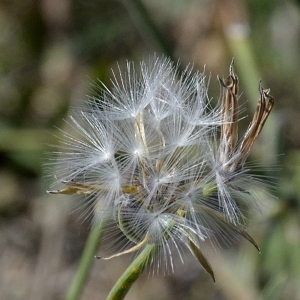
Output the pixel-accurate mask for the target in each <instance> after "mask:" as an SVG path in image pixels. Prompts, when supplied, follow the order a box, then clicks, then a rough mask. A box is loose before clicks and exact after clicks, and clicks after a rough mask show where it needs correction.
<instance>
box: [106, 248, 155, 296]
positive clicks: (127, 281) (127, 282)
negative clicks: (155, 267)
mask: <svg viewBox="0 0 300 300" xmlns="http://www.w3.org/2000/svg"><path fill="white" fill-rule="evenodd" d="M159 248H160V247H159V245H157V244H148V245H147V246H146V247H145V248H144V250H143V251H142V252H141V253H140V254H139V256H138V257H137V258H136V259H135V260H134V261H133V262H132V263H131V265H130V266H129V267H128V268H127V270H126V271H125V272H124V273H123V275H122V276H121V277H120V278H119V279H118V281H117V282H116V284H115V285H114V287H113V288H112V290H111V291H110V293H109V295H108V297H107V300H121V299H124V297H125V296H126V294H127V293H128V291H129V289H130V288H131V286H132V285H133V283H134V282H135V281H136V280H137V279H138V278H139V277H140V275H141V274H142V273H143V272H144V270H145V269H146V268H147V267H148V266H149V265H150V264H151V263H152V261H153V258H154V256H155V255H156V254H157V252H158V251H159Z"/></svg>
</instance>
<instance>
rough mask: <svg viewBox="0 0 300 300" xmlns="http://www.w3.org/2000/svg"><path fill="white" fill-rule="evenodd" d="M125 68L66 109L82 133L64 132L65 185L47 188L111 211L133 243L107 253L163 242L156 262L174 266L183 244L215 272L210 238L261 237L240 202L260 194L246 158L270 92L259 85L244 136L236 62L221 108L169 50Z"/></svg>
mask: <svg viewBox="0 0 300 300" xmlns="http://www.w3.org/2000/svg"><path fill="white" fill-rule="evenodd" d="M119 73H120V74H118V75H117V74H114V75H113V80H112V88H111V89H109V88H108V87H106V86H103V92H102V93H101V95H99V97H97V98H90V99H89V101H88V105H89V106H88V108H87V109H84V110H82V111H81V112H79V113H76V114H75V115H74V116H71V117H70V121H69V123H70V124H71V126H72V127H73V128H74V129H75V130H76V132H77V135H76V136H75V135H70V134H68V133H64V138H63V139H62V143H61V150H60V151H58V152H57V153H56V156H55V157H53V158H52V161H51V162H50V163H51V164H54V165H55V166H56V174H55V175H56V178H58V179H57V183H63V184H65V185H66V187H65V188H64V189H62V190H57V191H51V192H50V193H52V194H82V195H84V196H85V198H86V200H87V203H89V204H88V205H87V206H88V208H89V213H90V214H93V216H96V217H97V218H100V219H101V218H104V217H105V218H107V217H110V218H111V219H112V220H114V221H115V223H116V224H117V225H118V227H119V229H120V230H121V231H122V232H123V234H124V235H125V237H126V238H127V239H128V240H130V241H132V242H134V243H135V246H134V247H132V248H128V249H125V250H123V251H121V252H118V253H112V256H111V257H107V258H112V257H115V256H119V255H122V254H126V253H129V252H133V251H136V250H139V249H142V248H143V247H145V246H146V245H147V244H157V245H159V246H160V253H161V256H160V259H159V260H158V261H159V263H158V268H160V266H162V265H165V266H167V268H169V267H170V268H171V269H173V258H172V257H173V255H174V253H177V254H179V256H180V258H181V259H182V260H183V247H182V245H185V246H186V247H187V249H189V250H190V251H191V253H192V254H193V255H194V256H195V257H196V258H197V259H198V260H199V262H200V263H201V264H202V265H203V267H204V268H205V269H206V271H208V272H209V274H210V275H211V276H212V277H213V278H214V275H213V271H212V269H211V267H210V265H209V263H208V262H207V260H206V258H205V257H204V255H203V253H202V250H203V249H202V245H203V242H204V241H205V240H206V239H212V238H214V236H215V235H216V234H217V235H218V236H221V237H222V236H223V237H224V239H228V233H231V234H233V235H241V236H243V237H245V238H246V239H248V240H249V241H250V242H251V243H252V244H253V245H254V246H255V247H257V245H256V243H255V242H254V241H253V239H252V238H251V237H250V236H249V235H248V234H247V233H246V231H245V225H244V212H243V211H244V209H245V208H246V207H247V206H251V205H253V203H255V201H256V197H255V196H254V195H252V194H251V191H250V187H251V185H252V184H253V182H254V181H253V180H254V179H253V176H251V175H250V174H249V170H248V169H246V168H245V161H246V159H247V157H248V155H249V153H250V151H251V148H252V146H253V144H254V142H255V140H256V139H257V137H258V136H259V134H260V132H261V130H262V128H263V126H264V123H265V121H266V119H267V117H268V115H269V113H270V111H271V109H272V107H273V104H274V100H273V98H272V97H271V96H270V95H269V90H263V89H262V88H261V87H260V89H259V91H260V99H259V102H258V106H257V111H256V112H255V114H254V117H253V120H252V122H251V123H250V125H249V127H248V130H247V131H246V133H245V135H244V136H243V137H242V138H239V137H238V122H239V116H238V111H239V105H238V99H239V92H238V77H237V75H236V74H235V71H234V65H233V63H232V64H231V66H230V75H229V77H228V78H227V79H225V80H222V79H219V80H220V84H221V87H222V93H223V94H222V100H221V101H220V103H219V104H218V105H217V107H215V108H213V107H212V105H211V101H210V99H209V97H208V96H207V82H206V79H205V75H204V74H203V73H200V72H197V71H196V72H195V71H193V69H192V68H187V69H185V70H184V71H183V72H182V73H180V72H179V66H178V65H176V66H174V65H173V64H172V62H171V61H170V60H169V59H166V58H154V59H152V61H151V62H150V63H149V64H146V63H141V64H140V71H139V72H137V71H136V69H135V66H134V64H133V63H130V62H128V63H127V70H126V72H125V73H124V74H123V73H122V72H121V70H120V69H119ZM117 78H119V79H117ZM95 100H96V101H95ZM257 248H258V247H257ZM166 261H168V262H170V264H167V263H165V262H166Z"/></svg>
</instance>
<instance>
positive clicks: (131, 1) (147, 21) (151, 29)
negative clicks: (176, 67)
mask: <svg viewBox="0 0 300 300" xmlns="http://www.w3.org/2000/svg"><path fill="white" fill-rule="evenodd" d="M122 2H123V3H124V6H125V7H126V8H127V10H128V12H129V13H130V15H131V18H132V20H133V21H134V22H135V23H136V26H137V28H138V29H139V30H140V31H141V34H142V37H143V38H146V39H148V40H149V39H150V40H151V42H152V43H154V44H156V46H158V47H159V48H160V50H161V51H162V52H163V53H165V54H166V56H168V57H170V58H171V59H172V60H174V57H173V50H172V46H171V45H170V43H169V42H168V41H167V39H166V38H165V37H164V36H163V34H162V33H161V32H160V30H159V29H158V27H157V26H156V24H155V22H154V21H153V20H152V18H151V16H150V14H149V13H148V11H147V9H146V7H145V5H144V4H143V2H142V1H140V0H122Z"/></svg>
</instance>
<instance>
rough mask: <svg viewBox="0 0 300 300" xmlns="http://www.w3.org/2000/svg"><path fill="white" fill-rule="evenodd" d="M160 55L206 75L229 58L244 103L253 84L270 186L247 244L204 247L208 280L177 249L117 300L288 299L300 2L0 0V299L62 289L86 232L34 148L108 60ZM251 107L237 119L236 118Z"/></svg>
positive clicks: (299, 288) (56, 295)
mask: <svg viewBox="0 0 300 300" xmlns="http://www.w3.org/2000/svg"><path fill="white" fill-rule="evenodd" d="M153 53H158V54H160V53H165V54H166V55H168V56H171V57H172V58H173V59H174V60H177V59H179V58H180V61H181V63H182V65H183V66H185V65H187V64H188V63H192V64H194V66H195V68H199V69H200V70H203V69H204V65H205V70H206V72H207V74H208V75H209V74H211V77H210V91H209V95H210V97H214V98H215V99H218V97H219V91H220V89H219V86H218V81H217V75H218V74H219V75H220V76H221V77H226V76H227V74H228V66H229V64H230V62H231V59H232V57H234V58H235V61H236V71H237V73H238V75H239V77H240V82H241V90H242V91H243V93H242V99H243V100H242V101H244V102H246V101H247V102H246V103H245V107H247V109H248V110H247V114H249V115H250V116H251V115H252V114H253V113H254V110H255V106H256V102H257V100H258V96H259V94H258V82H259V80H260V79H261V80H262V84H263V86H264V87H265V88H271V95H273V96H274V97H275V100H276V103H275V109H274V112H272V117H271V118H270V120H268V122H267V126H266V128H265V130H264V132H263V134H262V137H261V139H260V141H259V143H258V145H257V147H256V148H255V149H254V153H253V155H252V160H253V161H256V162H258V163H259V164H260V165H264V166H266V167H268V168H267V170H269V171H266V172H265V174H264V175H267V176H269V178H270V179H269V181H270V182H271V186H272V187H273V189H272V191H270V193H271V194H272V195H274V196H275V197H272V196H271V195H270V196H264V198H262V199H261V203H260V207H261V211H260V212H257V211H256V212H254V214H253V215H251V216H249V233H250V234H251V235H252V236H253V237H254V239H255V240H256V241H257V243H258V244H259V245H260V247H261V254H259V253H257V252H256V251H255V249H254V247H252V246H251V245H250V244H249V243H248V242H247V241H241V242H240V243H237V244H235V245H232V247H229V248H228V249H224V250H218V251H214V250H210V251H209V253H208V256H209V258H210V261H211V264H212V266H213V268H214V271H215V275H216V281H217V282H216V283H215V284H214V283H213V282H212V281H211V279H210V278H209V276H208V275H207V274H206V273H205V272H204V271H203V269H201V267H200V265H198V264H197V263H196V261H195V260H194V258H192V257H188V258H187V262H186V264H185V265H184V266H180V264H179V265H178V266H179V267H178V268H177V272H176V273H174V274H170V275H168V276H159V277H150V278H148V276H147V274H145V276H142V277H141V278H140V279H139V280H138V281H137V282H136V283H135V284H134V286H133V288H132V290H131V291H130V292H129V294H128V296H127V298H126V299H129V300H135V299H146V300H150V299H156V300H162V299H175V300H177V299H178V300H179V299H189V300H193V299H208V300H211V299H214V300H215V299H217V300H222V299H228V300H235V299H236V300H240V299H243V300H248V299H249V300H250V299H253V300H254V299H259V300H268V299H270V300H271V299H272V300H274V299H275V300H276V299H292V300H294V299H300V218H299V216H300V215H299V213H300V209H299V206H300V198H299V196H300V152H299V147H300V134H299V133H300V121H299V120H300V99H299V97H300V96H299V95H300V1H292V0H249V1H245V0H219V1H218V0H151V1H146V0H144V1H141V0H123V1H117V0H98V1H96V0H86V1H83V0H73V1H72V0H39V1H37V0H22V1H18V0H6V1H5V0H0V151H1V152H0V162H1V165H0V188H1V192H0V249H1V256H0V299H8V300H14V299H16V300H21V299H32V300H39V299H45V300H48V299H49V300H50V299H55V300H56V299H64V297H65V295H66V293H67V290H68V288H69V286H70V283H71V281H72V278H73V276H74V274H75V271H76V267H77V264H78V261H79V258H80V255H81V253H82V250H83V247H84V244H85V241H86V238H87V236H88V233H89V226H90V225H89V222H87V221H82V220H80V221H79V220H78V219H79V218H78V217H79V216H78V215H77V214H76V213H71V212H72V211H73V209H74V206H73V204H74V202H76V200H74V199H72V198H71V197H67V196H50V195H47V194H46V190H47V189H49V188H50V185H51V181H53V179H51V178H50V179H49V176H47V175H49V174H47V172H45V171H43V168H42V164H43V162H45V161H46V158H45V155H44V153H45V152H47V151H50V150H51V148H50V147H49V146H48V145H49V144H56V143H57V137H56V135H59V134H60V133H59V132H58V130H57V129H56V128H57V127H59V128H64V126H65V124H64V122H63V118H65V117H66V115H67V113H68V110H69V108H70V107H76V105H79V103H80V101H82V100H83V99H85V98H86V95H87V94H91V93H93V88H92V85H91V84H92V82H93V81H96V79H97V78H98V79H100V80H101V81H103V82H104V83H105V84H107V85H108V86H109V85H110V81H109V78H110V76H111V69H112V68H113V69H115V68H116V62H119V64H120V65H121V66H123V65H124V63H125V62H126V60H133V61H136V62H138V61H140V60H141V59H143V58H148V57H149V55H152V54H153ZM249 120H250V117H248V118H246V121H245V126H246V125H247V124H248V122H249ZM130 259H131V258H130V257H120V258H116V259H113V260H111V261H106V262H103V261H96V260H95V262H94V264H93V268H92V270H91V274H90V276H89V278H88V282H87V285H86V287H85V289H84V291H83V294H82V297H81V299H105V297H106V296H107V294H108V292H109V290H110V289H111V287H112V286H113V284H114V282H115V281H116V280H117V279H118V277H119V276H120V274H122V272H123V271H124V270H125V268H126V267H127V265H128V264H129V262H130Z"/></svg>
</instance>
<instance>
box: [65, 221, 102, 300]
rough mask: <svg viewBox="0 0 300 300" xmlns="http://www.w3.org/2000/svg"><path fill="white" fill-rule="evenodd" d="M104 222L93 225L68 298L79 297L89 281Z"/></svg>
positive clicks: (68, 299) (71, 299) (70, 299)
mask: <svg viewBox="0 0 300 300" xmlns="http://www.w3.org/2000/svg"><path fill="white" fill-rule="evenodd" d="M103 226H104V222H101V224H100V225H95V226H94V227H92V229H91V231H90V234H89V236H88V239H87V241H86V244H85V248H84V251H83V254H82V256H81V260H80V263H79V266H78V269H77V272H76V274H75V277H74V278H73V281H72V284H71V286H70V289H69V291H68V294H67V297H66V300H77V299H79V297H80V295H81V293H82V290H83V287H84V285H85V283H86V281H87V278H88V275H89V272H90V269H91V266H92V262H93V260H94V259H95V257H94V256H95V253H96V251H97V249H98V247H99V244H100V239H101V236H102V232H103Z"/></svg>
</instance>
